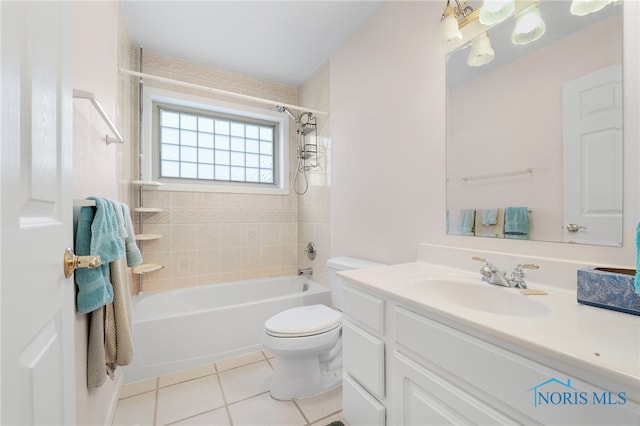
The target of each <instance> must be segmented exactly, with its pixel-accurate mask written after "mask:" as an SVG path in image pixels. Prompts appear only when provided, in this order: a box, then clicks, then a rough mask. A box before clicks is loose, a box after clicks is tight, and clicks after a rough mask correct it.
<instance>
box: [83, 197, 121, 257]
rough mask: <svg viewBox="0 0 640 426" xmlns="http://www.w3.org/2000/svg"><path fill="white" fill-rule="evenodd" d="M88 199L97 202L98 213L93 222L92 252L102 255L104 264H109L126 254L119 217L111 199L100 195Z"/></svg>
mask: <svg viewBox="0 0 640 426" xmlns="http://www.w3.org/2000/svg"><path fill="white" fill-rule="evenodd" d="M88 199H89V200H94V201H95V202H96V213H95V216H94V218H93V222H92V223H91V254H93V255H98V256H100V257H101V258H102V264H104V265H108V264H109V263H111V262H114V261H116V260H118V259H120V258H122V257H124V255H125V251H124V243H123V242H122V238H121V237H120V230H119V228H118V219H117V217H116V214H115V211H114V210H113V205H112V204H111V202H110V201H109V200H105V199H104V198H99V197H89V198H88Z"/></svg>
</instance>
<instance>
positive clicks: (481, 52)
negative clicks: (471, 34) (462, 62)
mask: <svg viewBox="0 0 640 426" xmlns="http://www.w3.org/2000/svg"><path fill="white" fill-rule="evenodd" d="M495 57H496V54H495V53H494V51H493V48H492V47H491V41H490V40H489V33H488V32H486V31H485V32H483V33H482V34H480V35H479V36H478V37H476V38H475V39H473V44H472V45H471V50H470V51H469V56H467V65H469V66H470V67H480V66H482V65H486V64H488V63H489V62H491V61H493V59H494V58H495Z"/></svg>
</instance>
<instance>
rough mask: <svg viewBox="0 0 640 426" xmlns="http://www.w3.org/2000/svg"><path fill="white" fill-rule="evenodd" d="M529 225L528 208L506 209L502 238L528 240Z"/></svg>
mask: <svg viewBox="0 0 640 426" xmlns="http://www.w3.org/2000/svg"><path fill="white" fill-rule="evenodd" d="M530 230H531V225H530V223H529V209H528V207H507V208H506V209H504V237H505V238H510V239H516V240H528V239H529V231H530Z"/></svg>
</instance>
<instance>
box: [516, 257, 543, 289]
mask: <svg viewBox="0 0 640 426" xmlns="http://www.w3.org/2000/svg"><path fill="white" fill-rule="evenodd" d="M523 269H540V266H539V265H536V264H535V263H521V264H519V265H518V266H516V267H515V268H514V269H513V271H512V272H511V279H510V280H509V281H510V284H511V286H512V287H516V288H527V283H525V282H524V276H525V275H524V270H523Z"/></svg>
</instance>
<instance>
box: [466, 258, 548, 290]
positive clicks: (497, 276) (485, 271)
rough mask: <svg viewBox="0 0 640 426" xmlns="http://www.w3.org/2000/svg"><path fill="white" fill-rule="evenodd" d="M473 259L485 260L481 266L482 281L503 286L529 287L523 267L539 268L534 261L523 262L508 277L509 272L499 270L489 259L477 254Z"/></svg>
mask: <svg viewBox="0 0 640 426" xmlns="http://www.w3.org/2000/svg"><path fill="white" fill-rule="evenodd" d="M472 259H473V260H479V261H481V262H484V265H483V266H482V268H480V274H481V275H482V281H484V282H487V283H489V284H494V285H499V286H502V287H513V288H527V283H526V282H525V281H524V278H525V274H524V270H523V269H538V268H539V266H538V265H536V264H533V263H525V264H522V263H521V264H519V265H518V266H516V267H515V269H514V270H513V271H512V272H511V276H510V277H509V278H508V279H507V277H506V275H507V272H506V271H501V270H499V269H498V268H497V267H496V266H495V265H494V264H493V263H491V261H489V259H485V258H482V257H477V256H474V257H473V258H472Z"/></svg>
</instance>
